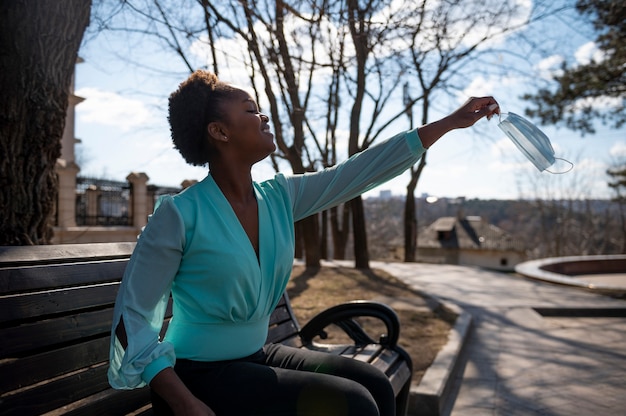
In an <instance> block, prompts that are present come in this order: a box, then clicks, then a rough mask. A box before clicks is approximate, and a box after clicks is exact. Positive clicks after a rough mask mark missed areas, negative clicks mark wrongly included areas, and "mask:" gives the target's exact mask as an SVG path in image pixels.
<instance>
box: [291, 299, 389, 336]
mask: <svg viewBox="0 0 626 416" xmlns="http://www.w3.org/2000/svg"><path fill="white" fill-rule="evenodd" d="M366 316H367V317H373V318H377V319H379V320H381V321H382V322H383V323H384V324H385V326H386V327H387V334H385V335H381V337H380V340H379V341H375V340H373V339H371V338H370V337H369V336H368V335H367V334H366V333H365V331H364V330H363V329H362V328H361V325H359V324H358V322H356V321H355V320H354V319H353V318H358V317H366ZM333 324H334V325H337V326H338V327H340V328H341V329H343V330H344V332H345V333H346V334H347V335H348V336H349V337H350V338H352V339H353V340H354V343H355V345H359V346H360V345H366V344H381V345H385V346H388V347H395V346H396V344H397V342H398V337H399V336H400V321H399V319H398V315H396V313H395V312H394V310H393V309H391V307H389V306H387V305H385V304H383V303H379V302H372V301H362V300H357V301H352V302H347V303H342V304H340V305H336V306H333V307H331V308H328V309H326V310H324V311H322V312H320V313H319V314H317V315H315V316H314V317H313V318H312V319H311V320H310V321H309V322H307V324H306V325H304V327H302V329H301V330H300V338H301V339H302V342H303V343H304V344H305V345H308V344H311V343H312V342H313V338H315V337H316V336H319V337H320V338H322V339H325V338H326V336H327V334H326V332H325V331H324V329H325V328H326V327H327V326H329V325H333Z"/></svg>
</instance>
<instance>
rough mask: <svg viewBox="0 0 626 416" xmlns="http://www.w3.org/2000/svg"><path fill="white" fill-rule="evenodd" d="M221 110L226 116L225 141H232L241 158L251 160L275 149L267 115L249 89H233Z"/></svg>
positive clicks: (261, 158) (266, 154) (268, 153)
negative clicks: (230, 96)
mask: <svg viewBox="0 0 626 416" xmlns="http://www.w3.org/2000/svg"><path fill="white" fill-rule="evenodd" d="M223 110H224V114H225V115H226V118H227V120H225V121H224V123H225V124H226V126H227V127H226V131H227V136H228V142H229V144H233V145H234V147H235V148H236V149H237V150H238V154H239V155H241V157H242V158H243V159H245V160H246V161H249V162H251V163H252V164H254V163H256V162H258V161H260V160H263V159H265V158H266V157H267V156H268V155H270V154H271V153H272V152H274V150H276V145H275V144H274V134H272V132H271V130H270V125H269V117H267V116H266V115H265V114H262V113H261V112H260V111H259V107H258V105H257V103H256V101H255V100H254V99H253V98H252V96H251V95H250V94H249V93H247V92H246V91H244V90H241V89H235V90H233V92H232V99H230V100H228V101H226V102H225V103H224V104H223Z"/></svg>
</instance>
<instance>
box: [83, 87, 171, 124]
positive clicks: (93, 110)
mask: <svg viewBox="0 0 626 416" xmlns="http://www.w3.org/2000/svg"><path fill="white" fill-rule="evenodd" d="M76 95H78V96H79V97H83V98H85V101H83V102H82V103H81V104H80V105H78V106H77V107H76V113H77V115H78V116H79V117H80V119H81V121H82V122H86V123H94V124H102V125H107V126H115V127H117V128H119V129H120V130H122V131H124V132H126V131H129V130H131V129H135V128H137V127H140V126H150V125H151V124H154V123H155V122H157V120H160V117H158V116H157V115H156V114H155V111H154V110H152V109H150V108H149V107H148V105H147V104H146V102H143V101H140V100H136V99H132V98H127V97H123V96H121V95H119V94H117V93H114V92H110V91H103V90H100V89H98V88H81V89H80V90H78V91H76ZM160 122H162V121H160Z"/></svg>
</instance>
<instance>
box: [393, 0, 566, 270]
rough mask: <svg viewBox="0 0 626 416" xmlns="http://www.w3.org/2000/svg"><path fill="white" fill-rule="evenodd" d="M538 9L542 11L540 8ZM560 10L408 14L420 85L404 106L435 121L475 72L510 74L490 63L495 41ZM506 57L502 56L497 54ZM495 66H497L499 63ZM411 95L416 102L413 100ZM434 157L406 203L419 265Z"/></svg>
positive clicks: (438, 7) (428, 5)
mask: <svg viewBox="0 0 626 416" xmlns="http://www.w3.org/2000/svg"><path fill="white" fill-rule="evenodd" d="M535 7H536V8H541V7H542V2H537V4H536V5H535ZM557 10H559V9H552V10H549V11H545V12H542V13H540V14H538V15H536V16H533V15H532V14H531V13H530V10H528V9H525V8H524V6H523V5H522V4H520V3H518V2H515V1H512V2H490V1H487V4H485V1H464V2H436V1H430V0H422V2H421V4H420V6H419V11H420V12H419V13H414V14H409V12H408V11H407V12H406V13H407V15H406V18H405V19H403V21H404V22H405V25H404V30H405V31H406V36H404V38H405V39H407V43H408V44H407V47H406V50H407V51H408V52H409V59H408V62H410V70H408V73H409V74H411V75H412V79H413V80H415V81H416V82H415V81H414V82H411V83H408V84H406V88H405V92H404V96H405V100H404V104H405V107H406V108H407V111H410V114H411V120H412V118H413V106H414V105H416V104H419V106H420V110H421V120H420V122H421V124H422V125H423V124H427V123H428V122H429V121H430V113H431V110H432V104H433V102H434V101H435V100H437V99H439V98H441V97H443V96H446V95H454V94H455V93H457V92H458V91H459V90H462V89H463V88H465V87H466V86H467V85H468V84H469V82H470V81H471V80H472V79H473V77H472V76H471V72H470V71H472V70H474V69H475V68H480V70H481V71H482V73H487V72H488V71H490V70H491V71H493V70H495V71H504V70H506V71H509V70H510V69H511V68H509V67H505V66H503V65H502V64H501V63H499V62H498V61H490V60H489V57H490V56H492V53H493V52H494V48H493V45H494V44H495V41H496V40H498V39H501V38H502V37H503V35H505V34H508V33H511V32H514V31H517V30H519V29H520V28H522V27H525V26H527V25H529V24H530V22H531V21H532V20H533V19H543V18H545V17H546V16H547V15H550V14H553V13H556V12H557ZM497 52H498V53H503V52H502V51H497ZM494 62H495V63H494ZM411 91H413V94H414V95H415V98H411ZM427 154H428V152H425V153H424V154H423V155H422V158H421V159H420V161H419V162H418V164H416V165H415V166H413V167H412V168H411V169H410V174H411V177H410V180H409V183H408V184H407V194H406V201H405V213H404V218H405V225H404V238H405V250H404V252H405V257H404V261H406V262H410V261H415V250H416V245H417V241H416V240H417V221H416V218H417V215H416V212H415V210H416V207H415V202H414V201H415V194H414V193H415V190H416V188H417V184H418V182H419V178H420V176H421V174H422V172H423V170H424V168H425V167H426V160H427Z"/></svg>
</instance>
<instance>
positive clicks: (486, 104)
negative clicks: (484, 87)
mask: <svg viewBox="0 0 626 416" xmlns="http://www.w3.org/2000/svg"><path fill="white" fill-rule="evenodd" d="M494 114H500V106H499V105H498V102H497V101H496V100H495V99H494V98H493V97H479V98H477V97H471V98H469V99H468V100H467V101H466V102H465V104H463V105H462V106H461V107H459V108H458V109H457V110H456V111H455V112H453V113H452V114H450V115H449V116H448V118H449V121H450V123H451V124H452V125H453V126H454V127H453V128H465V127H470V126H473V125H474V123H476V122H477V121H478V120H480V119H481V118H483V117H487V119H491V117H493V115H494Z"/></svg>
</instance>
